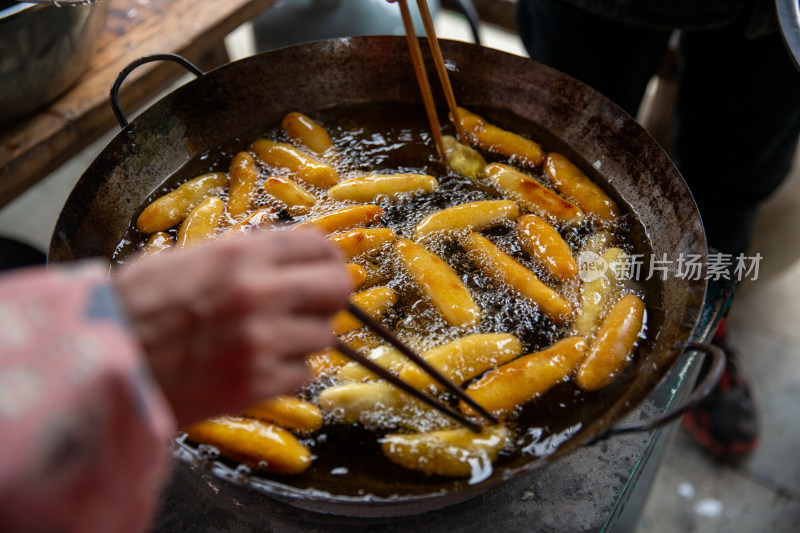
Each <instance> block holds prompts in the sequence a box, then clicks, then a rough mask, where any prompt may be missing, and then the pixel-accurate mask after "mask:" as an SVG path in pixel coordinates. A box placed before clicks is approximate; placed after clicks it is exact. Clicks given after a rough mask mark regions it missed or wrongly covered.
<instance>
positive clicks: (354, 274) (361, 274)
mask: <svg viewBox="0 0 800 533" xmlns="http://www.w3.org/2000/svg"><path fill="white" fill-rule="evenodd" d="M345 266H346V267H347V272H348V273H349V274H350V279H352V280H353V287H360V286H361V284H362V283H364V282H365V281H367V271H366V270H365V269H364V267H362V266H360V265H354V264H352V263H348V264H347V265H345Z"/></svg>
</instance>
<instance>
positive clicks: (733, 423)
mask: <svg viewBox="0 0 800 533" xmlns="http://www.w3.org/2000/svg"><path fill="white" fill-rule="evenodd" d="M712 342H713V344H716V345H717V346H719V347H720V348H722V349H723V350H724V351H725V355H726V356H727V357H726V363H725V369H724V370H723V373H722V377H721V378H720V380H719V383H718V384H717V386H716V387H715V388H714V390H713V391H712V392H711V394H709V395H708V396H707V397H706V398H704V399H703V401H701V402H700V403H699V404H698V405H697V406H696V407H694V408H692V409H691V410H690V411H689V412H687V413H686V414H685V415H684V416H683V419H682V425H683V428H684V430H685V431H686V432H688V433H689V435H691V436H692V437H693V438H694V439H695V440H696V441H697V442H698V443H699V444H700V446H702V447H703V448H705V449H706V450H707V451H708V452H710V453H712V454H713V455H716V456H719V457H736V456H741V455H744V454H747V453H749V452H751V451H753V450H754V449H755V448H756V446H757V445H758V417H757V410H756V406H755V403H754V401H753V398H752V395H751V394H750V388H749V387H748V385H747V382H746V381H745V380H744V378H743V377H742V375H741V374H740V373H739V371H738V369H737V368H736V364H735V362H734V361H733V357H732V356H733V352H732V351H731V349H730V348H729V347H728V346H727V345H726V344H725V343H724V342H722V341H721V339H718V338H715V339H714V341H712ZM704 370H705V369H704Z"/></svg>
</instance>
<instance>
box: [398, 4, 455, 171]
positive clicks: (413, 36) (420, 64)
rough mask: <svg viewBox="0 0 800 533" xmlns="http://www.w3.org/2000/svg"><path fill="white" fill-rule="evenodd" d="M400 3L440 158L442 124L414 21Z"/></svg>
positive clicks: (442, 147)
mask: <svg viewBox="0 0 800 533" xmlns="http://www.w3.org/2000/svg"><path fill="white" fill-rule="evenodd" d="M397 3H398V4H400V13H401V14H402V16H403V26H404V27H405V30H406V41H407V42H408V51H409V52H410V53H411V62H412V63H413V64H414V74H416V76H417V83H419V90H420V92H421V93H422V102H423V103H424V104H425V112H426V113H427V114H428V123H429V124H430V126H431V133H432V134H433V140H434V142H435V143H436V149H437V150H438V151H439V155H440V156H441V157H442V159H445V149H444V141H443V140H442V126H441V125H440V124H439V116H438V115H437V114H436V104H435V103H434V101H433V91H431V84H430V81H428V74H427V73H426V72H425V62H424V60H423V59H422V50H420V47H419V41H417V33H416V31H414V21H413V20H412V19H411V12H410V11H409V9H408V3H407V2H406V0H397Z"/></svg>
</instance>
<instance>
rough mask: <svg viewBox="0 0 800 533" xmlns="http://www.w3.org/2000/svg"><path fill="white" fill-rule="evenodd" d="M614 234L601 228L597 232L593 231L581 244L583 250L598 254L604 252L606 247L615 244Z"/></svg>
mask: <svg viewBox="0 0 800 533" xmlns="http://www.w3.org/2000/svg"><path fill="white" fill-rule="evenodd" d="M615 240H616V239H615V237H614V235H612V234H611V233H610V232H609V231H607V230H604V229H601V230H600V231H598V232H596V233H592V234H591V235H589V237H587V238H586V240H585V241H584V243H583V246H581V252H593V253H596V254H598V255H600V254H602V253H603V252H604V251H605V250H606V248H608V247H609V246H611V245H612V244H614V241H615Z"/></svg>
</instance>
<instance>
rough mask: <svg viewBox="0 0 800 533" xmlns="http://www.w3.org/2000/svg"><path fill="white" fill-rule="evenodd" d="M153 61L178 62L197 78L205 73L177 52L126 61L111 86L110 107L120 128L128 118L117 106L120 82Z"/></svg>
mask: <svg viewBox="0 0 800 533" xmlns="http://www.w3.org/2000/svg"><path fill="white" fill-rule="evenodd" d="M154 61H172V62H174V63H178V64H179V65H180V66H182V67H183V68H185V69H186V70H188V71H189V72H191V73H192V74H194V75H195V76H197V77H198V78H199V77H201V76H203V75H204V74H205V72H203V71H202V70H200V69H199V68H198V67H197V66H195V65H194V64H193V63H191V62H190V61H189V60H188V59H186V58H184V57H183V56H179V55H178V54H151V55H146V56H142V57H140V58H139V59H135V60H133V61H131V62H130V63H128V66H126V67H125V68H124V69H122V70H121V71H120V73H119V74H117V79H116V80H114V85H112V86H111V95H110V98H111V109H113V110H114V116H115V117H117V122H119V125H120V127H121V128H122V129H125V128H126V127H127V125H128V119H127V118H125V115H124V114H123V113H122V109H121V108H120V106H119V88H120V87H121V86H122V82H123V81H125V78H127V77H128V76H129V75H130V73H131V72H133V71H134V70H136V69H137V68H138V67H140V66H142V65H144V64H145V63H152V62H154Z"/></svg>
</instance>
